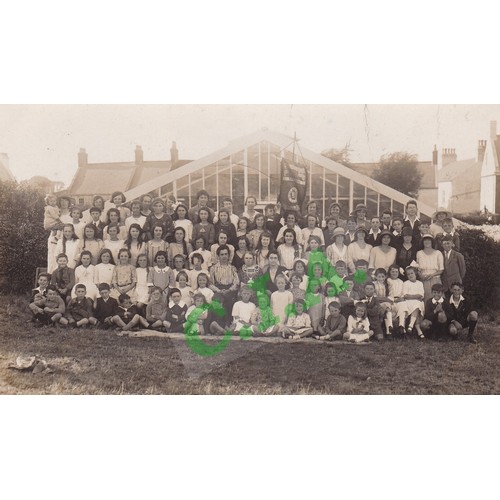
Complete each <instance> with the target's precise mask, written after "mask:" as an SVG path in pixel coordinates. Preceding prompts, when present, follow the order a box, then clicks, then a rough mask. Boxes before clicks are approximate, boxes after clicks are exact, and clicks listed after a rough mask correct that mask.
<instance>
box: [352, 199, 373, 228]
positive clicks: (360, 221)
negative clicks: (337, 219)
mask: <svg viewBox="0 0 500 500" xmlns="http://www.w3.org/2000/svg"><path fill="white" fill-rule="evenodd" d="M367 215H368V208H367V207H366V205H365V204H364V203H358V204H357V205H356V208H355V209H354V210H353V211H352V212H351V217H356V227H360V226H363V227H366V228H367V229H368V226H369V222H368V221H367V220H366V216H367Z"/></svg>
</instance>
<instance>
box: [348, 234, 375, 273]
mask: <svg viewBox="0 0 500 500" xmlns="http://www.w3.org/2000/svg"><path fill="white" fill-rule="evenodd" d="M367 236H368V231H367V230H366V228H365V227H363V226H359V227H357V228H356V241H353V242H352V243H351V244H350V245H349V246H348V247H347V267H348V268H349V272H350V273H351V274H354V272H355V271H356V262H357V261H358V260H366V262H369V261H370V252H371V249H372V246H371V245H369V244H368V243H366V241H365V240H366V238H367Z"/></svg>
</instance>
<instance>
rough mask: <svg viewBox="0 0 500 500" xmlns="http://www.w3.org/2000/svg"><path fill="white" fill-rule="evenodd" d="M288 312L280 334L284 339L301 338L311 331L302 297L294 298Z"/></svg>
mask: <svg viewBox="0 0 500 500" xmlns="http://www.w3.org/2000/svg"><path fill="white" fill-rule="evenodd" d="M289 309H291V310H290V312H289V314H288V319H287V322H286V324H285V326H284V327H283V330H282V336H283V338H284V339H293V340H297V339H301V338H304V337H308V336H309V335H311V334H312V333H313V329H312V326H311V318H310V316H309V314H307V313H306V312H305V311H304V309H305V301H304V300H302V299H298V300H296V301H295V302H294V303H293V305H291V307H290V308H289Z"/></svg>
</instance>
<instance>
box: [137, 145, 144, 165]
mask: <svg viewBox="0 0 500 500" xmlns="http://www.w3.org/2000/svg"><path fill="white" fill-rule="evenodd" d="M143 161H144V152H143V151H142V147H141V146H136V147H135V164H136V165H140V164H141V163H142V162H143Z"/></svg>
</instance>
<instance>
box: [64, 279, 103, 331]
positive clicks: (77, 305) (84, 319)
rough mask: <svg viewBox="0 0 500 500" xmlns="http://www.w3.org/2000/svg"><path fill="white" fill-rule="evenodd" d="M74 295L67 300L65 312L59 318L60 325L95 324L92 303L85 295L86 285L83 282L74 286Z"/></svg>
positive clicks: (80, 325) (79, 325) (78, 325)
mask: <svg viewBox="0 0 500 500" xmlns="http://www.w3.org/2000/svg"><path fill="white" fill-rule="evenodd" d="M75 294H76V297H75V298H74V299H71V300H70V301H69V304H68V307H67V308H66V314H65V315H64V316H63V317H62V318H61V319H60V320H59V322H60V323H61V325H69V326H76V327H82V326H88V325H97V319H96V318H95V317H94V303H93V302H92V299H90V298H89V297H87V287H86V286H85V285H84V284H83V283H79V284H78V285H76V286H75Z"/></svg>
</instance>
